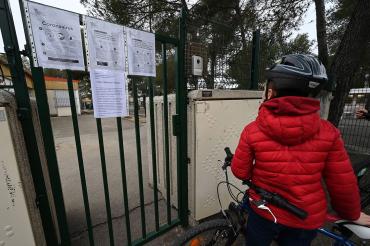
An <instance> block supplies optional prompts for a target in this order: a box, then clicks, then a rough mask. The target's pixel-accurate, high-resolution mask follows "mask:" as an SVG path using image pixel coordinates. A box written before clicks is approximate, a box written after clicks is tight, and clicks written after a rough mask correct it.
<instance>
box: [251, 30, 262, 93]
mask: <svg viewBox="0 0 370 246" xmlns="http://www.w3.org/2000/svg"><path fill="white" fill-rule="evenodd" d="M260 36H261V35H260V30H259V29H257V30H256V31H254V32H253V39H252V67H251V84H250V89H251V90H257V89H258V79H259V78H258V75H259V53H260Z"/></svg>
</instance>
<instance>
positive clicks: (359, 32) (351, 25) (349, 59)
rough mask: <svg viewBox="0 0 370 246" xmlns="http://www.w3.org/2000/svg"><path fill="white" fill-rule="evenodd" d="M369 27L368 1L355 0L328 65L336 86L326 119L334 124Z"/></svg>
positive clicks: (369, 34)
mask: <svg viewBox="0 0 370 246" xmlns="http://www.w3.org/2000/svg"><path fill="white" fill-rule="evenodd" d="M369 30H370V1H368V0H357V1H356V3H355V7H354V10H353V12H352V14H351V17H350V20H349V22H348V24H347V26H346V29H345V32H344V34H343V37H342V38H341V41H340V44H339V47H338V49H337V51H336V53H335V55H334V59H333V62H332V65H331V67H330V74H332V75H333V78H334V81H335V82H336V85H337V86H336V90H335V93H334V99H333V100H332V102H331V104H330V111H329V118H328V119H329V120H330V121H331V122H332V123H333V124H334V125H336V126H337V125H338V124H339V120H340V117H341V115H342V113H343V108H344V102H345V99H346V98H347V96H348V93H349V90H350V88H351V86H352V85H353V83H354V77H355V75H356V73H357V72H358V71H359V68H360V65H361V63H362V60H363V59H364V57H365V53H366V51H367V49H368V48H369V41H370V32H369Z"/></svg>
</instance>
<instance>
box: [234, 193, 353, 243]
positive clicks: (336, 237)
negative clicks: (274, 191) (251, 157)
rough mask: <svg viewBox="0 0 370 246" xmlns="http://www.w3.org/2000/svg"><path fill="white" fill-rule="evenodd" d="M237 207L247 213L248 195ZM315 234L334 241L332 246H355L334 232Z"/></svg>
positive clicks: (320, 230)
mask: <svg viewBox="0 0 370 246" xmlns="http://www.w3.org/2000/svg"><path fill="white" fill-rule="evenodd" d="M238 207H239V208H240V209H243V210H246V211H249V210H250V209H251V208H250V204H249V199H248V195H246V194H245V195H244V196H243V200H242V203H241V204H239V206H238ZM317 232H318V233H319V234H322V235H324V236H326V237H329V238H331V239H334V240H335V242H334V244H333V246H354V245H355V244H354V243H353V242H352V241H351V240H349V239H348V238H346V237H344V236H343V235H340V234H337V233H334V232H332V231H330V230H327V229H325V228H319V229H317Z"/></svg>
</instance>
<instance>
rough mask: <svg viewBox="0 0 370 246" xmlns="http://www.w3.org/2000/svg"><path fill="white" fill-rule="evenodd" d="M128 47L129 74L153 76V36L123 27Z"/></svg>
mask: <svg viewBox="0 0 370 246" xmlns="http://www.w3.org/2000/svg"><path fill="white" fill-rule="evenodd" d="M125 31H126V37H127V49H128V73H129V75H139V76H150V77H155V69H156V67H155V36H154V34H153V33H149V32H143V31H139V30H135V29H132V28H127V27H126V28H125Z"/></svg>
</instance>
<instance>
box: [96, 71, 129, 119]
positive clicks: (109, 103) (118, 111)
mask: <svg viewBox="0 0 370 246" xmlns="http://www.w3.org/2000/svg"><path fill="white" fill-rule="evenodd" d="M90 80H91V89H92V98H93V105H94V116H95V118H108V117H122V116H127V115H128V107H127V90H126V81H125V73H124V72H123V71H117V70H105V69H91V70H90Z"/></svg>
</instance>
